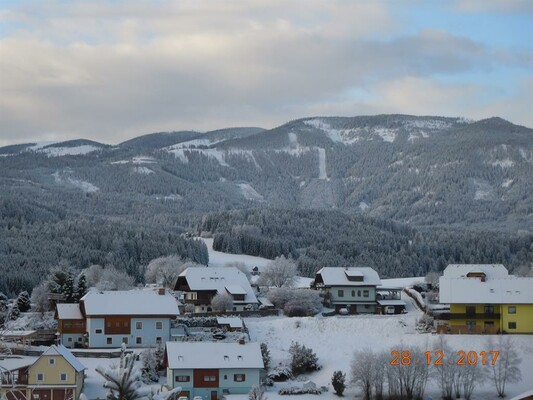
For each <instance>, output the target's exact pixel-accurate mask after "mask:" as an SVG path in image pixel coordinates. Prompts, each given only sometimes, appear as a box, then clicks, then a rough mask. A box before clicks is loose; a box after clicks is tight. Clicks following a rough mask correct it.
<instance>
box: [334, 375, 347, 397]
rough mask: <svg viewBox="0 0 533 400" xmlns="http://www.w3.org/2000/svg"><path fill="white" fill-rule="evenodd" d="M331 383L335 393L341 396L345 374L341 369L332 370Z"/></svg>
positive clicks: (344, 383)
mask: <svg viewBox="0 0 533 400" xmlns="http://www.w3.org/2000/svg"><path fill="white" fill-rule="evenodd" d="M331 384H332V385H333V389H335V394H336V395H337V396H342V395H343V394H344V389H346V374H344V373H343V372H342V371H335V372H333V376H332V377H331Z"/></svg>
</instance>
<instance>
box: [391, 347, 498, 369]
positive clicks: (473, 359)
mask: <svg viewBox="0 0 533 400" xmlns="http://www.w3.org/2000/svg"><path fill="white" fill-rule="evenodd" d="M450 355H451V357H446V356H450ZM499 355H500V352H499V351H497V350H490V351H480V352H477V351H473V350H471V351H468V352H467V351H464V350H459V351H457V352H454V353H452V354H445V353H444V350H434V351H432V352H431V351H425V352H424V356H425V357H423V358H422V359H421V360H420V359H418V358H415V357H413V356H412V355H411V352H410V351H409V350H403V351H398V350H392V351H391V356H392V360H391V361H390V364H391V365H403V366H408V365H411V364H415V365H418V364H423V363H425V364H426V365H445V364H448V365H453V364H455V365H477V364H481V365H495V364H496V361H497V360H498V356H499Z"/></svg>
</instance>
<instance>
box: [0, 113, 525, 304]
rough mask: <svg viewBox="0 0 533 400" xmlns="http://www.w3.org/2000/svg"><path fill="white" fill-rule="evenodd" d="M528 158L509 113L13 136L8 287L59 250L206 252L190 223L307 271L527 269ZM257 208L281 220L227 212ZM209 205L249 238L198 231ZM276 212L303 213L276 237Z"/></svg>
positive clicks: (134, 265)
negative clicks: (56, 137) (113, 134)
mask: <svg viewBox="0 0 533 400" xmlns="http://www.w3.org/2000/svg"><path fill="white" fill-rule="evenodd" d="M532 164H533V130H532V129H529V128H525V127H522V126H517V125H513V124H512V123H510V122H507V121H504V120H502V119H499V118H491V119H487V120H482V121H477V122H474V121H466V120H463V119H460V118H444V117H415V116H407V115H377V116H361V117H353V118H344V117H342V118H341V117H315V118H304V119H299V120H295V121H291V122H288V123H286V124H284V125H281V126H279V127H277V128H274V129H270V130H265V129H261V128H228V129H221V130H216V131H211V132H194V131H179V132H168V133H167V132H162V133H155V134H149V135H144V136H140V137H138V138H134V139H131V140H129V141H126V142H124V143H121V144H118V145H107V144H102V143H97V142H94V141H89V140H84V139H79V140H71V141H67V142H59V143H28V144H21V145H13V146H7V147H3V148H0V268H1V269H0V277H1V278H0V291H4V292H7V293H10V294H13V293H18V292H19V291H20V290H23V289H31V287H32V285H33V284H34V283H35V282H37V281H38V280H39V276H42V274H43V273H44V272H45V271H47V270H48V269H49V268H51V267H53V266H54V265H57V263H58V262H59V261H61V260H64V261H66V262H68V263H70V264H72V266H74V267H76V268H85V267H87V266H88V265H89V264H92V263H98V264H104V265H114V266H116V267H117V268H118V269H120V270H125V271H128V273H130V274H131V275H132V276H134V277H135V278H136V279H137V280H139V281H142V268H143V266H144V265H145V264H146V263H147V260H149V259H150V258H151V257H158V256H162V255H168V254H178V255H179V256H181V257H183V258H188V259H191V260H194V261H200V262H205V261H206V258H207V254H206V249H205V246H203V244H202V243H198V242H195V241H194V240H190V239H188V238H186V237H183V236H182V234H183V233H185V232H186V231H188V230H198V231H199V230H204V231H209V232H212V233H214V234H215V235H217V237H218V238H217V239H216V240H217V246H220V247H219V248H220V249H223V250H227V251H233V252H240V251H242V252H248V253H250V254H259V255H263V256H266V257H275V256H276V255H279V254H291V255H293V256H295V257H297V258H298V263H299V266H300V268H301V271H302V272H303V273H305V274H307V275H309V274H311V273H312V272H313V271H314V270H316V268H317V267H318V266H320V265H334V264H336V265H345V264H346V263H366V264H369V265H372V266H376V268H377V269H378V270H380V272H382V273H383V274H384V275H387V276H394V274H399V275H405V274H413V273H423V272H425V271H427V270H433V269H439V268H441V267H442V265H443V263H446V262H449V261H452V260H453V261H454V262H504V263H507V264H509V265H510V266H511V267H513V266H518V265H519V264H524V263H525V264H527V263H528V262H531V258H532V257H531V251H532V249H531V244H530V242H528V240H529V241H530V239H531V231H532V227H533V179H531V169H532ZM253 209H257V210H258V211H257V212H259V211H261V210H262V211H264V212H265V213H267V214H265V215H270V218H271V219H272V224H273V225H271V226H270V225H268V224H265V223H260V224H255V226H252V227H251V228H250V226H249V225H253V224H250V221H249V220H247V219H245V218H244V217H238V215H239V214H238V213H237V214H235V215H237V216H235V215H232V216H231V218H227V216H226V214H224V213H225V212H227V211H230V210H253ZM270 209H275V210H276V211H275V212H276V213H277V214H272V212H274V211H269V210H270ZM313 210H317V211H313ZM318 210H320V211H318ZM242 212H245V211H242ZM246 212H248V211H246ZM249 212H251V213H252V214H250V215H253V212H256V211H249ZM208 213H209V214H210V217H209V218H211V220H214V219H216V218H217V216H218V215H222V216H225V217H223V218H226V219H227V221H229V222H231V223H233V224H234V225H235V226H236V228H235V229H237V231H238V232H237V231H235V232H237V233H238V235H241V233H242V232H247V233H246V235H245V236H242V241H240V242H239V244H236V242H235V240H234V238H233V234H234V233H235V232H233V230H232V229H233V228H231V227H229V226H226V227H224V229H222V228H220V229H218V228H217V229H211V228H207V227H205V226H202V225H198V224H199V221H201V220H202V217H203V216H204V215H205V214H208ZM220 213H222V214H220ZM268 213H271V214H268ZM315 213H319V214H315ZM246 215H248V214H246ZM316 215H319V216H320V217H319V219H320V218H321V219H323V221H324V223H323V224H322V225H321V224H319V223H316V222H314V221H315V219H316ZM279 218H282V219H284V220H286V222H285V226H286V227H290V226H292V225H294V224H296V223H297V222H298V221H293V220H294V219H295V218H296V219H299V220H300V221H299V222H298V223H299V225H298V226H296V225H294V226H293V229H292V230H291V229H289V230H287V232H286V233H283V232H281V231H279V232H276V231H273V232H271V233H270V231H269V229H271V228H272V227H273V226H277V228H276V229H278V230H279V229H281V228H279V227H283V226H284V225H283V221H280V220H279ZM343 220H346V221H351V222H350V224H348V225H346V224H344V223H340V222H342V221H343ZM291 221H292V222H291ZM328 221H329V222H328ZM331 221H340V222H339V223H338V224H337V223H334V226H331V225H330V222H331ZM335 224H336V225H338V226H339V227H343V229H344V230H345V231H343V230H342V229H341V230H340V231H339V230H338V229H337V228H335V229H334V227H335ZM383 224H385V225H383ZM387 224H390V225H387ZM243 225H244V227H245V228H244V231H243V230H242V226H243ZM269 226H270V228H269ZM389 228H390V229H389ZM472 228H475V229H472ZM239 229H240V230H239ZM258 229H259V234H258V233H257V232H258ZM313 229H315V230H316V229H320V230H323V232H322V233H321V232H318V233H317V234H313V235H312V234H310V232H308V230H311V231H312V230H313ZM391 230H392V231H391ZM250 232H252V234H250ZM324 232H330V237H331V236H332V235H333V236H334V237H335V240H332V239H328V238H327V237H325V236H324ZM356 232H358V233H357V235H359V236H358V237H361V236H365V235H367V236H368V237H369V238H372V240H370V242H372V243H371V245H370V244H369V245H368V246H369V247H364V246H363V247H361V242H357V240H356V239H355V236H354V238H352V237H350V235H355V233H356ZM289 233H293V234H294V236H295V238H292V237H291V236H290V235H289ZM238 235H237V237H241V236H238ZM287 235H289V236H287ZM426 235H427V238H428V239H427V240H428V241H424V236H426ZM298 238H299V239H298ZM420 238H421V239H420ZM326 239H327V240H326ZM239 240H241V239H239ZM314 241H316V242H317V243H313V242H314ZM409 241H412V243H414V244H415V245H414V247H413V246H410V245H409V246H406V245H405V243H409ZM456 241H459V242H461V243H468V244H469V246H470V247H472V248H468V249H466V250H465V249H463V248H457V246H456V245H455V244H454V243H455V242H456ZM367 242H368V240H367V241H365V242H364V243H367ZM370 242H369V243H370ZM253 243H255V244H253ZM439 243H440V244H439ZM528 243H529V244H528ZM251 244H253V246H252V245H251ZM367 244H368V243H367ZM254 246H255V248H254ZM328 246H329V248H328ZM528 246H529V247H528ZM491 247H494V251H491V250H490V248H491ZM476 248H479V249H480V250H476ZM476 251H477V253H476ZM21 268H22V269H23V270H24V271H25V272H26V273H25V274H23V275H21V274H20V273H19V272H20V269H21Z"/></svg>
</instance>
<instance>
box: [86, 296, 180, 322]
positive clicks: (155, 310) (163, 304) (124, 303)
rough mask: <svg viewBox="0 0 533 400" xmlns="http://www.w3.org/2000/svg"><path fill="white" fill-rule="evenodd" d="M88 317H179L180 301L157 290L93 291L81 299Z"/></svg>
mask: <svg viewBox="0 0 533 400" xmlns="http://www.w3.org/2000/svg"><path fill="white" fill-rule="evenodd" d="M81 301H82V302H83V309H84V312H85V315H86V316H89V317H90V316H91V315H149V316H163V315H164V316H175V315H179V309H178V301H177V300H176V299H175V298H174V296H172V295H171V294H170V293H168V292H165V293H164V294H159V292H158V291H155V290H116V291H103V292H102V291H98V290H91V291H89V293H87V294H86V295H85V296H83V297H82V298H81Z"/></svg>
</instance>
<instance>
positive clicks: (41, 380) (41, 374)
mask: <svg viewBox="0 0 533 400" xmlns="http://www.w3.org/2000/svg"><path fill="white" fill-rule="evenodd" d="M37 382H44V374H43V373H42V372H38V373H37Z"/></svg>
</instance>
